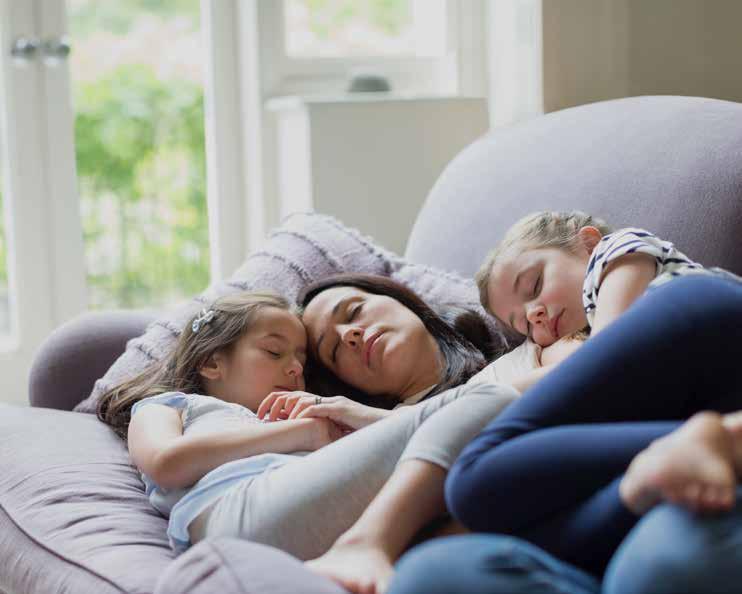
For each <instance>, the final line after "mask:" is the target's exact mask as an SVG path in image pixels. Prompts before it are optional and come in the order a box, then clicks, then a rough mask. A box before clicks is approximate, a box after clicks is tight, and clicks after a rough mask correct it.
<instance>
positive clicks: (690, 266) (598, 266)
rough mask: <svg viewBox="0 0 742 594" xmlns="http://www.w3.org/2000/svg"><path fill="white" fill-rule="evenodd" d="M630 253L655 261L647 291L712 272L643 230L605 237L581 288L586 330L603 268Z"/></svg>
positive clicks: (614, 233)
mask: <svg viewBox="0 0 742 594" xmlns="http://www.w3.org/2000/svg"><path fill="white" fill-rule="evenodd" d="M634 253H642V254H647V255H649V256H652V257H653V258H654V259H655V264H656V266H657V272H656V274H655V277H654V280H653V281H652V282H651V283H649V286H650V287H654V286H657V285H661V284H663V283H666V282H667V281H669V280H671V279H672V278H674V277H676V276H681V275H686V274H696V273H699V272H700V273H704V272H705V273H713V272H714V271H713V270H709V269H706V268H704V267H703V266H702V265H701V264H698V263H697V262H694V261H693V260H691V259H690V258H689V257H688V256H686V255H685V254H683V253H682V252H680V251H678V250H677V249H676V248H675V246H674V245H673V244H672V243H670V242H669V241H664V240H662V239H660V238H659V237H657V236H656V235H654V234H652V233H650V232H649V231H645V230H644V229H637V228H634V227H631V228H627V229H619V230H618V231H614V232H613V233H609V234H608V235H606V236H604V237H603V238H602V239H601V240H600V241H599V242H598V244H597V245H596V246H595V249H594V250H593V253H592V255H591V256H590V260H589V262H588V265H587V272H586V273H585V282H584V283H583V285H582V304H583V305H584V306H585V313H586V314H587V321H588V323H589V324H590V326H592V325H593V321H594V319H595V305H596V303H597V301H598V292H599V291H600V283H601V281H602V280H603V278H602V277H603V272H604V271H605V269H606V266H608V264H610V263H611V262H613V261H614V260H616V259H617V258H620V257H621V256H625V255H627V254H634Z"/></svg>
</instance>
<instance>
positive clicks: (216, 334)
mask: <svg viewBox="0 0 742 594" xmlns="http://www.w3.org/2000/svg"><path fill="white" fill-rule="evenodd" d="M266 307H277V308H279V309H283V310H286V311H292V308H291V305H290V303H289V301H288V300H287V299H286V298H284V297H282V296H280V295H276V294H273V293H252V292H250V293H248V292H245V293H236V294H233V295H226V296H224V297H220V298H219V299H217V300H216V301H214V303H213V304H212V305H211V306H210V307H208V308H207V310H211V312H213V313H209V315H207V316H204V314H203V312H202V313H200V314H197V315H195V316H193V317H192V318H191V320H189V322H188V324H187V326H186V327H185V328H184V329H183V331H182V332H181V333H180V336H179V337H178V341H177V343H176V344H175V347H174V348H173V350H172V352H171V353H170V354H169V355H168V356H167V357H165V358H163V359H162V360H161V361H157V362H155V363H153V364H152V365H150V366H149V367H148V368H147V369H145V370H144V371H143V372H142V373H140V374H139V375H137V376H136V377H134V378H132V379H129V380H127V381H124V382H122V383H121V384H119V385H117V386H114V387H113V388H111V389H109V390H108V391H107V392H105V393H104V394H103V395H102V396H101V399H100V401H99V402H98V410H97V413H98V418H99V419H100V420H101V421H103V422H104V423H107V424H108V425H110V426H111V427H112V428H113V430H114V431H115V432H116V433H117V434H118V435H119V437H121V438H123V439H124V440H126V435H127V431H128V428H129V421H130V420H131V408H132V406H134V404H135V403H137V402H139V401H140V400H142V399H144V398H148V397H150V396H156V395H158V394H162V393H164V392H186V393H202V394H203V392H204V385H203V380H202V377H201V373H200V370H201V368H202V367H203V366H204V365H205V364H206V362H207V361H208V360H209V358H210V357H211V356H212V355H213V354H214V353H216V352H217V351H224V352H229V351H230V349H232V348H233V347H234V345H235V343H236V342H237V341H238V340H239V339H240V338H241V337H242V336H243V335H244V334H245V333H246V332H248V331H249V330H250V327H251V326H252V325H253V324H254V322H255V320H256V318H257V316H258V314H259V313H260V311H261V310H263V309H264V308H266ZM199 320H200V321H199Z"/></svg>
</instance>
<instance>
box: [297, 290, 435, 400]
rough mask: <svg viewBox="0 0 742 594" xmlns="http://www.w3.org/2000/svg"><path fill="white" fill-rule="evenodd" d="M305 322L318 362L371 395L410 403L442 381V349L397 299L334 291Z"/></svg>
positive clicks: (314, 305) (310, 308) (309, 310)
mask: <svg viewBox="0 0 742 594" xmlns="http://www.w3.org/2000/svg"><path fill="white" fill-rule="evenodd" d="M303 319H304V324H305V325H306V327H307V332H308V333H309V342H310V344H311V347H312V351H313V352H314V353H315V356H316V357H317V359H319V361H320V362H321V363H322V364H323V365H324V366H325V367H327V368H328V369H329V370H330V371H332V372H333V373H334V374H335V375H336V376H338V377H339V378H340V379H342V380H343V381H344V382H346V383H348V384H350V385H351V386H354V387H356V388H358V389H360V390H363V391H364V392H366V393H367V394H388V395H391V396H398V397H402V398H405V397H408V396H411V395H413V394H415V393H416V392H419V391H420V390H423V389H425V388H427V387H429V386H431V385H432V384H434V383H436V382H437V381H438V378H439V376H440V371H441V370H440V367H441V364H440V350H439V348H438V344H437V343H436V341H435V339H434V338H433V336H432V335H431V334H430V332H428V330H427V328H426V327H425V325H424V324H423V322H422V320H420V318H419V317H417V315H415V314H414V313H413V312H412V311H411V310H410V309H408V308H407V307H405V306H404V305H402V304H401V303H400V302H399V301H397V300H396V299H393V298H392V297H389V296H386V295H376V294H373V293H367V292H366V291H363V290H362V289H358V288H355V287H333V288H330V289H326V290H324V291H322V292H321V293H319V294H318V295H317V296H316V297H315V298H314V299H312V301H310V302H309V304H308V305H307V307H306V309H305V310H304V315H303Z"/></svg>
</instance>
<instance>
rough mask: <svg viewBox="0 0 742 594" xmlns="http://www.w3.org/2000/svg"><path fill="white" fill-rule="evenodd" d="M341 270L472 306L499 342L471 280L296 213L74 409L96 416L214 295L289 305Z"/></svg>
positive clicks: (154, 328) (131, 352) (157, 329)
mask: <svg viewBox="0 0 742 594" xmlns="http://www.w3.org/2000/svg"><path fill="white" fill-rule="evenodd" d="M342 272H362V273H369V274H381V275H385V276H390V277H391V278H393V279H395V280H398V281H400V282H402V283H404V284H405V285H407V286H408V287H410V288H411V289H413V290H414V291H416V292H417V293H418V294H419V295H420V296H421V297H422V298H423V299H425V300H426V301H428V302H429V303H431V304H436V303H439V304H443V303H451V304H458V305H462V306H466V307H469V308H471V309H476V310H477V311H479V312H480V313H481V314H482V315H483V317H485V319H486V320H487V323H488V325H489V329H490V333H491V335H492V339H493V343H494V345H495V346H498V344H501V341H502V337H501V335H500V334H499V332H498V330H497V327H496V325H495V322H494V320H493V319H492V318H489V317H488V316H486V314H484V311H483V310H482V309H481V306H480V305H479V299H478V294H477V291H476V287H475V286H474V282H473V281H472V280H471V279H465V278H463V277H461V276H459V275H457V274H454V273H450V272H444V271H442V270H438V269H436V268H432V267H429V266H424V265H420V264H411V263H409V262H407V261H406V260H404V259H402V258H401V257H399V256H397V255H396V254H394V253H392V252H390V251H388V250H386V249H384V248H382V247H379V246H378V245H376V244H375V243H374V242H373V240H372V239H370V238H368V237H364V236H362V235H361V234H360V233H359V232H358V231H357V230H355V229H350V228H348V227H346V226H344V225H343V224H342V223H340V222H339V221H338V220H337V219H335V218H333V217H330V216H327V215H321V214H316V213H295V214H293V215H289V216H288V217H287V218H286V219H284V221H283V224H282V225H281V227H279V228H278V229H276V230H275V231H273V233H271V236H270V237H269V239H268V240H267V242H266V244H265V246H264V247H263V249H261V250H260V251H258V252H255V253H253V254H252V255H251V256H249V257H248V258H247V260H246V261H245V263H244V264H243V265H242V266H241V267H240V268H239V269H238V270H237V271H236V272H235V273H234V274H233V275H232V277H231V278H230V279H229V280H227V281H224V282H219V283H216V284H214V285H212V286H211V287H209V288H208V289H207V290H206V291H204V292H203V293H202V294H201V295H199V296H197V297H195V298H194V299H193V300H191V301H190V302H189V303H186V304H184V305H181V306H179V307H176V308H174V309H173V310H172V311H171V312H170V313H168V314H167V315H165V316H164V317H162V318H160V319H158V320H156V321H155V322H153V323H152V324H150V326H149V327H148V328H147V331H146V332H145V333H144V334H143V335H142V336H140V337H138V338H135V339H133V340H130V341H129V343H128V344H127V347H126V351H125V352H124V353H123V354H122V355H121V356H120V357H119V358H118V359H117V360H116V362H115V363H114V364H113V366H112V367H111V368H110V369H109V370H108V371H107V372H106V374H105V375H104V376H103V377H102V378H101V379H100V380H98V381H97V382H96V383H95V387H94V388H93V392H92V394H91V395H90V396H89V397H88V398H87V399H85V400H84V401H82V402H81V403H80V404H78V405H77V407H75V410H76V411H78V412H93V411H95V405H96V402H97V399H98V398H99V397H100V395H101V394H102V393H103V392H105V391H106V390H107V389H109V388H110V387H111V386H113V385H115V384H116V383H119V382H121V381H123V380H125V379H127V378H130V377H133V376H134V375H136V374H138V373H139V372H141V371H143V370H144V369H145V368H146V367H147V366H148V365H149V364H151V363H152V362H153V361H155V360H159V359H160V358H162V357H163V356H164V355H165V354H166V353H167V352H168V350H169V348H170V347H171V346H172V345H173V343H174V342H175V340H176V338H177V336H178V334H179V333H180V331H181V330H182V329H183V327H184V326H185V324H186V322H187V321H188V320H189V319H190V318H191V317H192V316H193V315H194V313H195V312H197V311H198V310H199V309H201V308H202V307H204V305H206V304H208V303H210V302H211V301H213V300H214V299H216V298H217V297H220V296H222V295H226V294H228V293H233V292H236V291H246V290H261V289H270V290H272V291H276V292H278V293H281V294H283V295H285V296H286V297H288V298H289V299H292V300H293V299H295V298H296V296H297V294H298V293H299V291H300V290H301V289H302V288H303V287H304V286H306V285H307V284H309V283H311V282H313V281H315V280H319V279H321V278H324V277H326V276H329V275H332V274H338V273H342Z"/></svg>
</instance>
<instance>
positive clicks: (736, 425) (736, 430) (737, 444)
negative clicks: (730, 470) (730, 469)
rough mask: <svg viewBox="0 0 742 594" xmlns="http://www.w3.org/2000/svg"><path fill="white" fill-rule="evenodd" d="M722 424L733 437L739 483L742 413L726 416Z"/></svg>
mask: <svg viewBox="0 0 742 594" xmlns="http://www.w3.org/2000/svg"><path fill="white" fill-rule="evenodd" d="M722 423H723V424H724V428H725V429H726V430H727V432H728V433H729V435H730V436H731V437H732V447H733V448H734V449H733V453H734V470H735V472H736V473H737V480H738V481H739V480H740V479H742V411H739V412H735V413H731V414H728V415H724V420H723V421H722Z"/></svg>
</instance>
